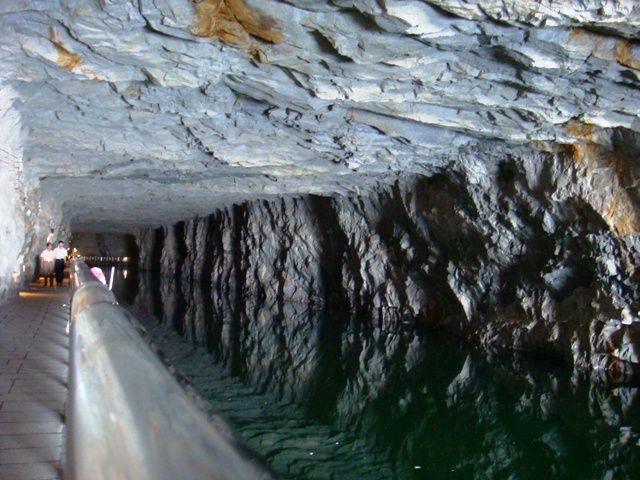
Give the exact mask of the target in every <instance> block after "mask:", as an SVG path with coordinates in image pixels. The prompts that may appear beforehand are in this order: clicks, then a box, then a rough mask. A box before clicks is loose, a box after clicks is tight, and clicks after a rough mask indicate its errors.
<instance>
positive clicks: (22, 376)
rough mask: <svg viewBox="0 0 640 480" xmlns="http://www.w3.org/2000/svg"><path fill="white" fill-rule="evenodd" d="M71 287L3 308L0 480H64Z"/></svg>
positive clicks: (41, 290) (23, 296)
mask: <svg viewBox="0 0 640 480" xmlns="http://www.w3.org/2000/svg"><path fill="white" fill-rule="evenodd" d="M69 294H70V290H69V288H68V287H63V288H57V287H48V288H45V287H42V286H37V285H34V286H32V287H31V288H30V289H28V290H25V291H23V292H21V293H20V296H19V297H18V298H15V299H12V300H9V301H7V302H5V303H3V304H1V305H0V479H2V480H11V479H20V480H45V479H47V480H48V479H59V478H61V475H60V472H61V464H60V460H61V458H62V455H63V452H62V450H63V444H64V431H63V429H64V408H65V402H66V399H67V361H68V357H69V353H68V338H67V335H66V333H65V327H66V323H67V318H68V317H69Z"/></svg>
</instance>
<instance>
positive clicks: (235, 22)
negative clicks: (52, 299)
mask: <svg viewBox="0 0 640 480" xmlns="http://www.w3.org/2000/svg"><path fill="white" fill-rule="evenodd" d="M0 16H1V22H0V30H1V35H0V67H1V68H0V82H1V83H2V84H3V89H4V90H5V94H7V93H6V92H7V91H10V92H11V95H13V96H14V97H15V99H14V100H13V105H14V107H15V108H16V109H17V110H18V111H19V112H20V117H21V126H20V131H19V132H17V133H16V134H17V135H20V138H21V148H22V160H23V175H24V179H25V182H26V183H27V184H28V185H30V186H32V188H35V189H39V190H40V191H41V192H42V193H43V195H44V197H43V198H55V199H56V201H58V202H60V203H61V204H62V205H63V206H64V210H65V213H66V215H67V216H68V219H69V221H70V222H71V224H72V225H75V226H77V227H78V228H86V229H104V230H118V229H120V230H127V229H132V228H136V227H138V226H143V225H155V224H162V223H169V222H173V221H176V220H178V219H181V218H185V217H187V216H189V215H194V214H203V213H207V212H210V211H211V210H212V209H214V208H216V206H217V205H220V204H223V203H230V202H235V201H240V200H243V199H247V198H261V197H269V196H273V195H288V194H300V193H317V194H334V193H355V194H360V193H363V192H366V191H367V189H368V188H370V187H371V186H373V185H375V184H376V182H379V181H390V180H393V179H394V178H397V176H398V175H407V174H409V175H411V174H415V173H425V172H429V171H432V170H433V169H435V168H442V167H443V166H447V165H449V166H450V165H455V164H456V162H464V161H465V160H464V159H468V158H469V157H470V156H476V157H478V156H480V157H481V156H482V155H485V156H487V157H490V156H491V155H494V154H496V152H504V153H505V154H507V153H508V152H509V151H510V150H514V149H532V150H540V151H553V150H554V149H557V148H561V147H562V146H567V145H569V146H570V145H574V144H577V143H580V142H584V141H585V137H589V139H588V141H590V142H591V141H597V140H594V138H596V139H598V138H606V136H605V137H602V136H598V135H597V132H599V131H600V130H606V129H612V128H625V129H631V130H636V131H637V130H639V129H640V123H639V122H638V118H637V115H638V112H640V90H639V89H638V87H639V85H640V44H638V43H637V41H636V39H637V38H638V33H639V31H640V4H639V3H638V2H636V1H634V0H627V1H611V0H609V1H605V0H582V1H570V0H566V1H548V0H536V1H534V0H519V1H515V0H512V1H507V0H503V1H498V0H479V1H475V2H468V1H464V0H429V1H426V0H425V1H420V0H405V1H398V0H395V1H394V0H332V1H321V0H318V1H316V0H287V1H284V0H282V1H275V0H271V1H270V0H203V1H191V0H99V1H98V0H95V1H91V0H56V1H54V0H22V1H15V2H14V1H3V2H1V3H0ZM7 89H9V90H7ZM594 132H595V134H594Z"/></svg>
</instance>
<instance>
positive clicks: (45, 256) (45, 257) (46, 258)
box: [40, 248, 56, 262]
mask: <svg viewBox="0 0 640 480" xmlns="http://www.w3.org/2000/svg"><path fill="white" fill-rule="evenodd" d="M40 258H41V259H42V261H43V262H53V261H54V260H55V259H56V255H55V253H53V250H49V249H48V248H45V249H44V250H43V251H42V253H41V254H40Z"/></svg>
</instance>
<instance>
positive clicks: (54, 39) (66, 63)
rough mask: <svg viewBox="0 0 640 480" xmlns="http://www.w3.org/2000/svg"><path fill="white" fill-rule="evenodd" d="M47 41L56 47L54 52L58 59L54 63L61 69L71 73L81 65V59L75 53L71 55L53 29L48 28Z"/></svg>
mask: <svg viewBox="0 0 640 480" xmlns="http://www.w3.org/2000/svg"><path fill="white" fill-rule="evenodd" d="M49 40H50V41H51V43H53V46H54V47H56V51H57V52H58V58H57V59H56V63H57V64H58V65H59V66H61V67H62V68H64V69H66V70H69V71H72V70H73V69H74V68H76V67H77V66H78V65H80V64H81V63H82V57H81V56H80V55H78V54H77V53H73V52H72V51H70V50H69V49H68V48H67V47H66V46H65V44H64V43H63V42H62V40H60V38H59V37H58V33H57V32H56V31H55V29H54V28H51V27H49Z"/></svg>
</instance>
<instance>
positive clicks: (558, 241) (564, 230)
mask: <svg viewBox="0 0 640 480" xmlns="http://www.w3.org/2000/svg"><path fill="white" fill-rule="evenodd" d="M614 134H615V133H614ZM530 153H531V152H530V151H526V150H517V149H514V150H512V151H511V153H510V154H509V155H508V156H504V152H501V151H499V152H498V154H496V155H492V154H491V152H477V153H476V154H475V155H471V154H470V155H469V156H468V157H466V158H465V163H464V165H465V169H460V170H454V169H453V168H451V169H442V170H441V171H436V172H434V173H433V174H431V175H429V176H412V177H403V178H402V179H400V180H399V181H398V182H397V183H396V184H394V185H392V186H388V187H387V186H379V187H378V188H377V189H376V190H375V192H374V193H372V194H371V195H369V196H367V197H365V196H358V197H344V196H335V197H320V196H304V197H289V198H282V199H280V200H277V201H253V202H246V203H242V204H238V205H234V206H233V207H229V208H225V209H220V210H218V211H216V212H214V213H212V214H211V215H209V216H203V217H196V218H194V219H191V220H187V221H184V222H179V223H177V224H175V225H172V226H168V227H164V228H161V229H157V230H149V231H147V232H146V233H145V234H144V235H141V236H140V237H139V242H140V245H141V252H142V255H143V258H142V262H143V265H144V267H145V268H148V269H153V270H155V271H157V272H158V274H159V276H160V278H162V279H163V280H162V284H161V285H160V287H159V288H160V291H161V293H162V295H164V296H167V297H171V296H172V295H173V294H174V293H173V292H174V291H175V290H177V291H178V292H182V294H183V295H185V297H184V300H186V304H187V305H191V306H192V307H188V308H195V307H194V306H195V305H197V304H198V302H196V301H192V298H191V297H192V296H194V295H196V293H195V292H198V293H197V295H198V298H201V297H202V298H211V299H212V302H207V303H212V304H213V305H218V304H219V303H220V302H221V301H222V299H224V298H236V299H237V300H236V301H237V302H239V303H243V304H244V303H246V304H248V305H263V304H266V305H268V306H270V308H273V306H276V305H280V304H282V303H283V302H298V303H302V304H308V305H310V306H313V307H316V308H333V309H336V308H337V309H342V310H343V311H349V312H353V313H356V314H366V315H373V316H375V317H376V318H378V319H379V321H380V322H382V324H383V325H395V324H398V323H401V322H410V323H414V324H417V325H424V326H429V327H437V328H440V329H444V330H446V331H449V332H453V333H455V334H456V335H458V336H460V337H463V338H466V339H468V340H469V341H470V342H472V343H475V344H479V345H482V346H483V348H485V349H486V350H492V349H507V350H518V351H528V352H536V353H540V354H544V355H548V356H554V357H558V358H560V359H563V360H564V361H566V362H569V363H571V364H572V365H573V366H574V368H575V369H576V372H587V371H592V372H593V374H594V376H595V377H597V378H600V379H601V380H604V381H606V382H610V383H613V384H618V383H633V382H636V381H637V379H638V377H637V376H638V369H639V368H640V364H639V363H638V334H637V330H638V325H640V321H639V319H638V310H639V307H640V289H639V288H638V275H639V270H638V267H639V265H640V258H639V254H638V251H639V250H638V241H639V237H638V235H637V234H635V233H628V232H619V231H618V229H617V227H616V225H617V224H616V220H615V219H616V218H618V217H616V216H615V215H614V214H612V213H611V212H609V211H608V210H603V209H602V208H601V205H600V203H599V202H600V199H598V198H594V197H593V196H592V195H591V193H592V192H584V191H583V190H582V189H581V188H580V186H579V185H578V182H577V181H576V177H577V176H579V175H581V174H584V166H583V165H581V164H580V163H576V161H575V159H573V158H571V157H568V156H567V154H566V153H564V152H561V153H546V154H539V155H537V156H535V157H533V158H532V157H531V156H530ZM476 155H478V156H481V157H482V161H481V162H479V161H476V160H477V157H476ZM488 158H491V160H492V161H488V160H487V159H488ZM630 172H631V173H632V174H633V175H637V168H636V167H633V169H631V170H630ZM629 201H632V202H634V205H635V199H630V200H629ZM178 303H181V302H178ZM183 313H184V312H183V311H181V310H180V309H179V307H177V306H176V307H175V308H173V307H171V306H169V307H168V308H167V305H166V304H165V311H164V315H165V316H166V317H167V318H169V319H171V318H174V317H175V318H176V319H177V318H182V316H183ZM201 314H202V315H204V316H205V317H206V315H207V313H206V312H201Z"/></svg>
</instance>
